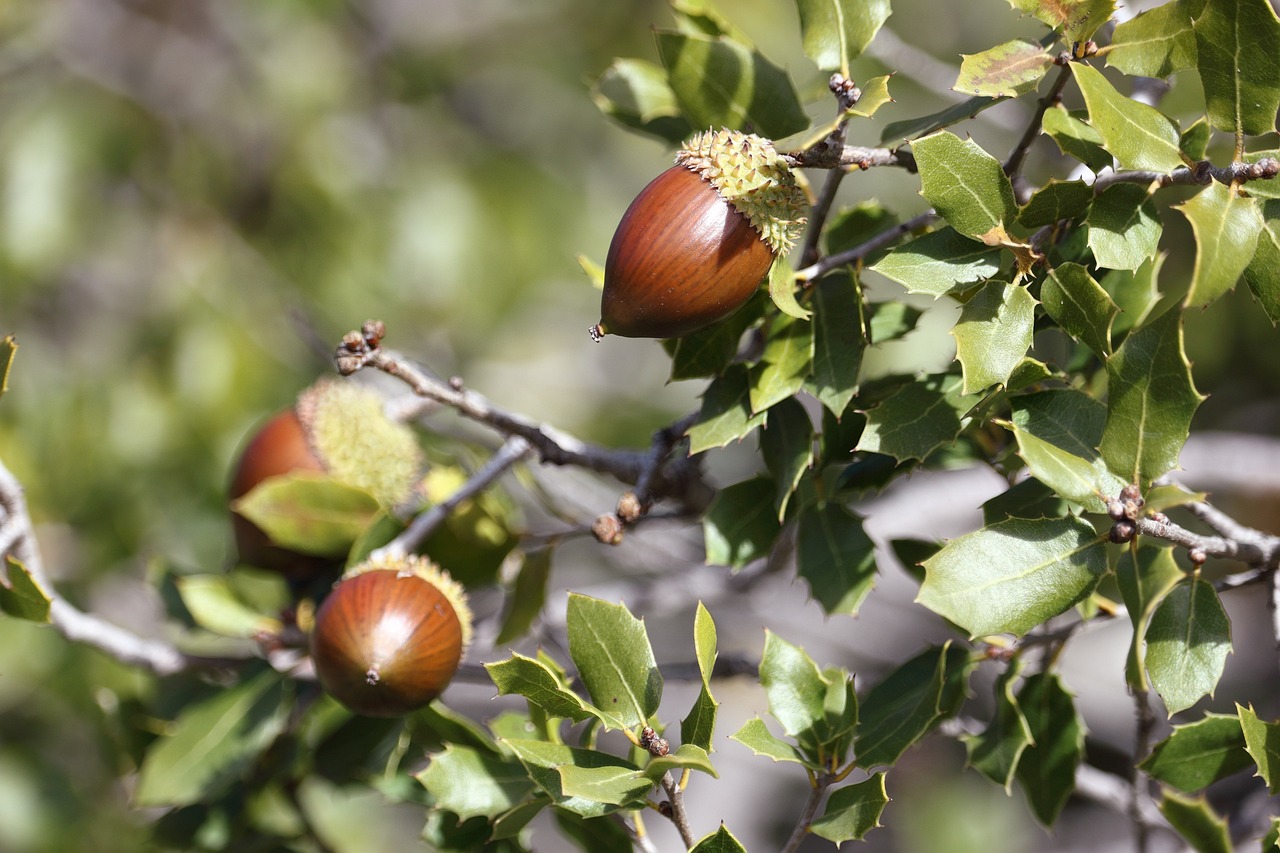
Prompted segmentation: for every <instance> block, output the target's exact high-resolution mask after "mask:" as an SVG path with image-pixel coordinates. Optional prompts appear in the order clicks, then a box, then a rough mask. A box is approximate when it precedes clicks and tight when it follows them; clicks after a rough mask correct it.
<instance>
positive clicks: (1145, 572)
mask: <svg viewBox="0 0 1280 853" xmlns="http://www.w3.org/2000/svg"><path fill="white" fill-rule="evenodd" d="M1184 577H1185V575H1184V574H1183V572H1182V569H1180V568H1178V564H1177V563H1176V562H1174V559H1173V549H1172V548H1171V547H1164V548H1161V547H1157V546H1155V545H1151V544H1149V543H1146V542H1143V543H1140V544H1139V545H1138V547H1137V548H1129V549H1127V550H1125V552H1124V553H1123V554H1122V555H1121V557H1120V560H1119V562H1118V563H1117V565H1116V581H1117V583H1118V585H1119V587H1120V596H1121V598H1122V599H1123V600H1124V606H1125V608H1126V609H1127V610H1128V611H1129V619H1130V621H1131V622H1132V623H1133V639H1132V640H1131V641H1130V643H1129V656H1128V658H1127V659H1126V662H1125V678H1126V679H1127V681H1128V682H1129V687H1130V689H1132V690H1134V691H1142V692H1144V693H1145V692H1146V691H1147V689H1148V687H1149V684H1148V682H1147V663H1146V656H1147V645H1146V643H1147V626H1148V624H1150V622H1151V614H1152V613H1154V612H1155V609H1156V605H1158V604H1159V603H1160V602H1161V601H1162V600H1163V599H1164V597H1165V596H1166V595H1168V594H1169V591H1170V590H1172V589H1173V588H1174V587H1175V586H1177V585H1178V584H1179V583H1180V582H1181V581H1182V579H1183V578H1184Z"/></svg>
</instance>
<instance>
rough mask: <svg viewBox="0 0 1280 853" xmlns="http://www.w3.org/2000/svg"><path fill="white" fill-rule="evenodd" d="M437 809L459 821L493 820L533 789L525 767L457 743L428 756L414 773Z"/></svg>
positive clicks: (447, 745)
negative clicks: (428, 758) (454, 816)
mask: <svg viewBox="0 0 1280 853" xmlns="http://www.w3.org/2000/svg"><path fill="white" fill-rule="evenodd" d="M417 779H418V781H419V782H421V783H422V786H423V787H424V788H426V789H427V791H429V792H430V793H431V795H432V796H433V797H434V798H435V804H436V806H437V807H438V808H442V809H448V810H449V811H451V812H453V813H454V814H456V815H458V816H459V817H461V818H464V819H465V818H469V817H476V816H479V815H484V816H486V817H495V816H497V815H499V814H502V813H503V812H506V811H508V810H510V809H512V808H514V807H515V806H516V805H517V804H519V803H520V802H521V801H523V800H524V799H525V797H527V796H528V795H529V794H530V793H532V791H533V790H534V784H533V782H532V781H530V779H529V774H528V773H527V772H525V769H524V767H522V766H521V765H520V764H519V763H517V762H514V761H512V760H510V759H502V758H497V757H495V756H493V755H491V754H489V753H486V752H480V751H477V750H474V749H470V748H468V747H465V746H458V745H457V744H446V745H445V750H444V752H442V753H440V754H439V755H433V756H431V762H430V763H429V764H428V765H427V768H426V769H425V770H423V771H422V772H420V773H418V774H417Z"/></svg>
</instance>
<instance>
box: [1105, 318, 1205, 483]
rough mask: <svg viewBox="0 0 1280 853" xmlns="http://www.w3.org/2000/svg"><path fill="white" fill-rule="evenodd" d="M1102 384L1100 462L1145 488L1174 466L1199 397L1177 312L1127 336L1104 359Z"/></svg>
mask: <svg viewBox="0 0 1280 853" xmlns="http://www.w3.org/2000/svg"><path fill="white" fill-rule="evenodd" d="M1107 381H1108V386H1107V424H1106V427H1105V428H1104V429H1103V431H1102V442H1101V444H1100V445H1099V449H1100V450H1101V451H1102V458H1103V459H1105V460H1107V466H1108V467H1109V468H1110V469H1111V470H1112V471H1113V472H1115V473H1116V474H1118V475H1120V476H1121V477H1124V478H1125V479H1127V480H1128V481H1129V482H1131V483H1137V484H1138V485H1139V486H1146V484H1147V483H1149V482H1150V481H1152V480H1154V479H1156V478H1157V477H1161V476H1163V475H1164V474H1166V473H1167V472H1169V471H1170V470H1172V469H1173V467H1174V466H1176V465H1177V464H1178V455H1179V454H1180V453H1181V452H1182V446H1183V445H1184V444H1186V441H1187V434H1188V432H1189V430H1190V428H1191V416H1192V415H1193V414H1194V413H1195V410H1196V408H1197V407H1198V406H1199V405H1200V403H1201V401H1202V400H1203V399H1204V398H1203V397H1202V396H1200V394H1199V392H1197V391H1196V388H1195V385H1194V384H1193V382H1192V380H1191V365H1190V363H1188V361H1187V356H1186V353H1185V351H1184V350H1183V345H1182V314H1181V312H1179V311H1177V310H1172V311H1167V312H1165V313H1164V314H1163V315H1161V316H1160V317H1157V318H1156V319H1155V320H1152V321H1151V322H1149V323H1147V325H1145V326H1143V327H1142V328H1141V329H1138V330H1137V331H1135V332H1131V333H1130V334H1129V337H1127V338H1125V341H1124V343H1123V344H1121V345H1120V348H1119V349H1117V350H1116V352H1115V354H1114V355H1112V356H1111V358H1109V359H1107Z"/></svg>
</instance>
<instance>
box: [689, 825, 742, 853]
mask: <svg viewBox="0 0 1280 853" xmlns="http://www.w3.org/2000/svg"><path fill="white" fill-rule="evenodd" d="M689 853H747V848H745V847H743V846H742V843H741V842H739V841H738V839H736V838H734V837H733V833H732V832H730V831H729V830H727V829H725V828H724V824H723V823H722V824H720V828H719V829H717V830H716V831H715V832H713V833H711V834H710V835H708V836H706V837H704V838H703V839H702V840H700V841H699V842H698V843H697V844H695V845H694V846H693V847H692V848H691V849H690V850H689Z"/></svg>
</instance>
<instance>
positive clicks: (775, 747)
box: [729, 717, 807, 764]
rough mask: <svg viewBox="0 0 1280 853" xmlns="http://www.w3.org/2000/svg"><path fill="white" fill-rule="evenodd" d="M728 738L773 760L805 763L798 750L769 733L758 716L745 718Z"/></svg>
mask: <svg viewBox="0 0 1280 853" xmlns="http://www.w3.org/2000/svg"><path fill="white" fill-rule="evenodd" d="M729 739H730V740H736V741H737V742H738V743H740V744H742V745H743V746H745V747H746V748H747V749H749V750H751V751H752V752H754V753H755V754H756V755H760V756H763V757H765V758H768V759H771V760H773V761H792V762H795V763H796V764H805V763H807V762H806V761H805V760H804V758H803V757H802V756H801V755H800V752H799V750H797V749H796V748H795V747H794V746H792V745H791V744H790V743H788V742H787V741H785V740H782V739H781V738H779V737H775V736H774V735H773V734H771V733H770V732H769V727H768V726H767V725H765V722H764V720H762V719H760V718H759V717H752V718H751V719H750V720H747V721H746V722H745V723H744V724H743V725H742V728H740V729H738V731H737V732H735V733H734V734H732V735H730V738H729Z"/></svg>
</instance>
